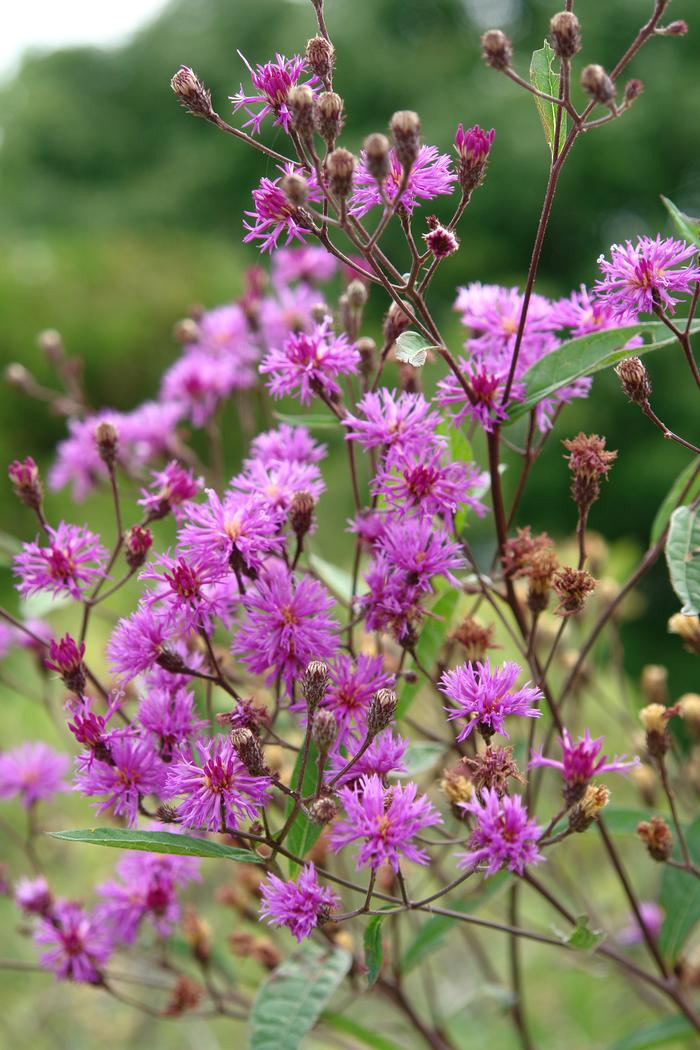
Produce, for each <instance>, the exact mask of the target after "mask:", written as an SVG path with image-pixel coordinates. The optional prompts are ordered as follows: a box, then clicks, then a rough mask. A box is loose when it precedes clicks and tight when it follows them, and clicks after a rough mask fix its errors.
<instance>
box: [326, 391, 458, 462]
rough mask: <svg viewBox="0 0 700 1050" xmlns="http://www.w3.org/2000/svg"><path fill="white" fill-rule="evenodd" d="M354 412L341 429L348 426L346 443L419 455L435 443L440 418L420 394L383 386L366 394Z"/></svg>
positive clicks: (346, 417) (345, 420)
mask: <svg viewBox="0 0 700 1050" xmlns="http://www.w3.org/2000/svg"><path fill="white" fill-rule="evenodd" d="M357 412H358V415H357V416H353V415H350V414H348V415H347V416H345V419H344V420H343V426H346V427H348V433H347V438H348V440H349V441H357V442H358V444H359V445H360V446H361V447H362V448H364V449H369V448H379V447H381V446H383V445H386V446H388V447H389V448H390V449H392V450H397V451H398V450H401V451H402V452H404V453H409V452H416V453H419V452H420V451H421V450H422V449H423V448H424V447H425V444H426V443H427V442H431V441H434V440H436V432H437V427H438V425H439V423H440V417H439V415H438V414H437V412H433V411H431V407H430V404H429V403H428V402H427V401H426V400H425V398H424V397H423V395H422V394H408V393H397V391H395V390H387V389H386V388H384V387H382V388H381V389H380V390H378V391H377V393H376V394H373V393H369V394H365V396H364V397H363V398H362V400H361V401H360V402H359V403H358V405H357Z"/></svg>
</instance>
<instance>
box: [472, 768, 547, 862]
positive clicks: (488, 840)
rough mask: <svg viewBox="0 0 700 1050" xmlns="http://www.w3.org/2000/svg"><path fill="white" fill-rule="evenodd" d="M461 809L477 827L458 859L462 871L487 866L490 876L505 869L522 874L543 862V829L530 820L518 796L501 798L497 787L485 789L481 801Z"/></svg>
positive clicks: (473, 802)
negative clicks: (540, 845)
mask: <svg viewBox="0 0 700 1050" xmlns="http://www.w3.org/2000/svg"><path fill="white" fill-rule="evenodd" d="M461 806H462V809H464V810H465V811H466V812H467V813H471V814H472V815H473V816H474V817H475V819H476V827H475V828H474V831H473V832H472V836H471V839H470V840H469V849H468V850H467V852H466V853H464V854H462V856H461V857H460V859H459V862H458V864H459V867H460V868H475V867H477V865H479V864H483V863H485V864H486V875H487V876H488V875H495V874H496V872H497V871H500V870H501V868H503V867H506V868H507V869H508V871H514V872H516V873H517V874H518V875H522V874H523V872H524V871H525V868H526V866H527V865H528V864H538V863H539V862H540V861H541V860H544V857H543V856H542V854H541V853H539V852H538V850H537V840H538V838H539V837H540V835H541V834H542V829H541V828H540V827H539V826H538V825H537V824H536V823H535V821H534V820H531V819H530V817H529V816H528V812H527V809H526V808H525V806H524V805H523V801H522V799H521V798H520V796H519V795H515V796H513V797H510V796H509V795H504V796H503V797H502V798H501V797H500V796H499V794H498V792H497V791H496V789H495V788H486V789H485V790H484V791H483V792H482V793H481V796H480V797H479V798H475V799H472V801H471V802H465V803H461Z"/></svg>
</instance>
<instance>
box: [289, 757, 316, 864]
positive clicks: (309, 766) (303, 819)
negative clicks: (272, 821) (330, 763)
mask: <svg viewBox="0 0 700 1050" xmlns="http://www.w3.org/2000/svg"><path fill="white" fill-rule="evenodd" d="M317 762H318V751H317V750H316V745H315V744H314V743H313V742H312V743H311V745H310V747H309V757H308V760H307V763H306V768H305V769H304V779H303V781H302V782H301V784H300V783H299V774H300V773H301V763H302V752H301V751H300V752H299V754H298V755H297V760H296V763H295V765H294V773H293V775H292V784H293V786H294V787H295V788H296V790H298V791H300V792H301V794H302V795H303V796H307V795H311V794H312V793H313V791H314V789H315V787H316V779H317V773H318V767H317ZM293 805H294V802H293V800H292V799H291V798H289V797H288V798H287V802H286V806H285V810H284V819H285V821H286V820H287V817H288V816H289V814H290V813H291V812H292V806H293ZM322 830H323V828H322V826H321V825H320V824H314V822H313V821H311V820H309V818H308V817H307V815H306V813H304V811H303V809H301V808H300V809H299V811H298V813H297V815H296V817H295V818H294V823H293V824H292V826H291V828H290V829H289V831H288V833H287V838H286V840H285V845H286V847H287V849H288V850H289V852H290V853H294V854H295V855H296V856H297V857H305V856H306V854H307V853H308V852H309V850H310V849H311V847H312V846H313V845H314V843H315V842H316V841H317V840H318V837H319V835H320V834H321V831H322ZM298 871H299V865H298V864H297V863H296V861H294V860H290V862H289V874H290V875H296V874H297V872H298Z"/></svg>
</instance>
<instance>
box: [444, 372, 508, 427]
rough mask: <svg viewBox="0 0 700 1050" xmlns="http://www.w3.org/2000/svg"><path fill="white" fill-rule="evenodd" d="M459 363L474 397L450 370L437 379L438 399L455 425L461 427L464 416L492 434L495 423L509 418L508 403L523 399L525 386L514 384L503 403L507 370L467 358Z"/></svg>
mask: <svg viewBox="0 0 700 1050" xmlns="http://www.w3.org/2000/svg"><path fill="white" fill-rule="evenodd" d="M459 365H460V368H461V370H462V374H463V375H464V378H465V379H466V380H468V382H469V384H470V386H471V389H472V394H473V400H471V399H470V398H469V397H467V394H466V393H465V391H464V387H463V386H462V384H461V383H460V382H459V380H458V379H457V377H456V376H455V375H454V374H453V373H452V372H448V374H447V375H446V376H445V377H444V378H443V379H441V380H440V381H439V382H438V386H437V394H436V401H437V403H438V404H439V405H442V407H443V408H446V409H448V410H449V411H450V412H451V414H452V420H453V422H454V425H455V426H460V425H461V424H462V423H463V422H464V420H465V419H472V420H475V421H476V422H477V423H479V425H480V426H482V427H483V428H484V430H485V431H486V432H487V433H491V432H492V431H493V429H494V427H495V426H496V424H498V423H502V422H503V421H504V420H505V419H507V418H508V408H509V406H510V405H511V404H513V403H514V402H516V401H522V399H523V397H524V396H525V388H524V386H523V384H522V383H518V382H516V383H513V385H512V386H511V390H510V395H509V397H508V402H507V403H506V404H504V403H503V395H504V393H505V388H506V380H507V377H508V371H507V369H498V370H497V371H494V372H491V371H489V370H488V366H486V365H483V364H479V363H474V362H470V361H466V360H465V359H464V358H461V359H460V361H459Z"/></svg>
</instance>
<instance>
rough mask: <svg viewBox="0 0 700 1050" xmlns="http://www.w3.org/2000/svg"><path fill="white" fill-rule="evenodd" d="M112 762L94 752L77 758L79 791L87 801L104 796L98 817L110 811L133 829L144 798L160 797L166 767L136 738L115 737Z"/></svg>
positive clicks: (111, 744)
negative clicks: (103, 759) (140, 802)
mask: <svg viewBox="0 0 700 1050" xmlns="http://www.w3.org/2000/svg"><path fill="white" fill-rule="evenodd" d="M108 757H109V761H102V759H99V758H97V757H96V756H95V755H94V754H93V753H92V752H85V753H83V754H82V755H79V756H78V760H77V762H78V772H77V773H76V776H75V788H76V791H80V792H81V794H83V795H87V796H88V797H100V796H104V797H103V800H102V801H101V802H98V803H96V809H97V812H98V813H104V812H106V810H108V809H111V810H112V812H113V813H114V815H115V816H117V817H124V819H125V820H126V822H127V823H128V825H129V827H131V828H133V827H134V825H135V824H136V819H137V816H138V810H139V801H140V799H141V798H142V796H144V795H160V794H161V793H162V790H163V784H164V781H165V771H166V767H165V764H164V763H163V762H162V761H161V760H160V758H159V757H158V755H157V754H156V752H155V750H154V748H153V746H152V745H151V743H150V742H148V741H146V740H139V739H138V738H136V737H133V736H126V735H125V736H114V737H112V738H111V739H110V743H109V756H108Z"/></svg>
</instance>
